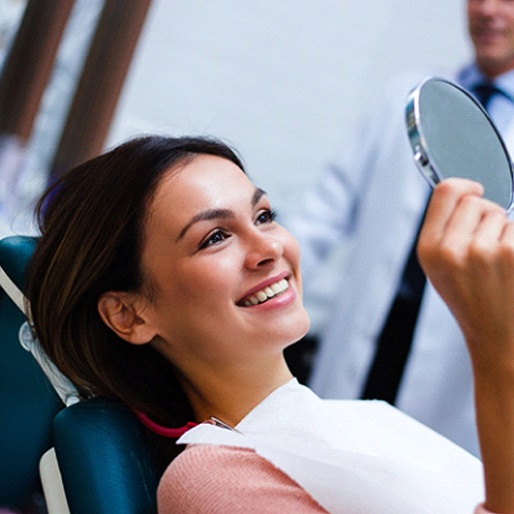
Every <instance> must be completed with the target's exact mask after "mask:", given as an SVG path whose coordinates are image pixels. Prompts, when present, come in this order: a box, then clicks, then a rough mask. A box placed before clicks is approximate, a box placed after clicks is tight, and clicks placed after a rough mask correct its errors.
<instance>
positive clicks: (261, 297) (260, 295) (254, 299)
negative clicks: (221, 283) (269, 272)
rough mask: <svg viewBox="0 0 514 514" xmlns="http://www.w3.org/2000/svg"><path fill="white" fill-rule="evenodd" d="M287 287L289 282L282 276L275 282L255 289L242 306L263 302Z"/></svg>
mask: <svg viewBox="0 0 514 514" xmlns="http://www.w3.org/2000/svg"><path fill="white" fill-rule="evenodd" d="M288 287H289V282H288V281H287V280H286V279H285V278H283V279H282V280H280V281H278V282H276V283H275V284H271V286H268V287H265V288H264V289H262V290H261V291H257V292H256V293H255V294H253V295H252V296H249V297H248V298H247V299H246V300H245V301H244V306H245V307H251V306H252V305H257V304H258V303H262V302H265V301H266V300H267V299H268V298H273V297H274V296H276V295H277V294H279V293H282V292H284V291H285V290H286V289H287V288H288Z"/></svg>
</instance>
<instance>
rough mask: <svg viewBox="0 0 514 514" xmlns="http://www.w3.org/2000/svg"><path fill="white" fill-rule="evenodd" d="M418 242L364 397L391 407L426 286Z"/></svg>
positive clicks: (403, 279)
mask: <svg viewBox="0 0 514 514" xmlns="http://www.w3.org/2000/svg"><path fill="white" fill-rule="evenodd" d="M421 224H422V223H421ZM421 224H420V227H421ZM417 243H418V234H416V237H415V238H414V242H413V244H412V247H411V250H410V253H409V257H408V259H407V262H406V264H405V267H404V268H403V272H402V278H401V280H400V286H399V288H398V291H397V293H396V297H395V298H394V301H393V304H392V306H391V309H390V311H389V315H388V317H387V319H386V322H385V323H384V326H383V328H382V332H381V333H380V337H379V338H378V341H377V345H376V350H375V357H374V358H373V362H372V364H371V367H370V369H369V372H368V376H367V380H366V382H365V385H364V387H363V390H362V394H361V398H362V399H364V400H371V399H378V400H385V401H387V402H389V403H390V404H391V405H394V403H395V401H396V396H397V394H398V389H399V386H400V382H401V379H402V376H403V372H404V370H405V364H406V363H407V358H408V356H409V353H410V348H411V346H412V337H413V335H414V329H415V327H416V320H417V319H418V314H419V308H420V306H421V298H422V296H423V290H424V288H425V283H426V278H425V274H424V273H423V271H422V270H421V267H420V265H419V262H418V259H417V256H416V246H417Z"/></svg>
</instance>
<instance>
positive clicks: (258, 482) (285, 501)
mask: <svg viewBox="0 0 514 514" xmlns="http://www.w3.org/2000/svg"><path fill="white" fill-rule="evenodd" d="M158 510H159V514H218V513H219V514H226V513H230V514H243V513H244V514H248V513H253V512H258V513H259V514H287V513H295V514H296V513H299V512H301V513H302V514H316V513H325V514H326V513H327V511H326V510H325V509H323V508H322V507H321V506H320V505H319V504H318V503H316V501H315V500H314V499H313V498H312V497H311V496H310V495H309V494H308V493H307V492H306V491H305V490H304V489H302V488H301V487H300V486H299V485H298V484H297V483H296V482H294V481H293V480H292V479H291V478H289V477H288V476H287V475H286V474H284V473H283V472H282V471H280V470H279V469H277V468H276V467H275V466H274V465H273V464H271V462H269V461H267V460H266V459H264V458H263V457H261V456H260V455H258V454H256V453H255V452H254V451H253V450H248V449H244V448H233V447H228V446H216V445H191V446H188V447H187V448H186V449H185V450H184V451H183V452H182V453H181V454H180V455H179V456H178V457H177V458H176V459H175V460H174V461H173V462H172V463H171V464H170V465H169V466H168V469H167V470H166V471H165V473H164V475H163V476H162V478H161V482H160V484H159V490H158ZM348 514H351V513H348ZM475 514H494V513H491V512H490V511H488V510H486V509H485V508H484V507H483V506H478V507H477V509H476V511H475Z"/></svg>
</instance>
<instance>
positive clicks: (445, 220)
mask: <svg viewBox="0 0 514 514" xmlns="http://www.w3.org/2000/svg"><path fill="white" fill-rule="evenodd" d="M418 255H419V260H420V263H421V266H422V267H423V269H424V270H425V273H426V274H427V277H428V278H429V280H430V281H431V282H432V284H433V286H434V287H435V289H436V290H437V291H438V292H439V294H440V295H441V297H442V298H443V299H444V301H445V302H446V303H447V304H448V306H449V308H450V309H451V311H452V312H453V314H454V316H455V318H456V319H457V322H458V323H459V325H460V327H461V329H462V332H463V334H464V337H465V339H466V343H467V345H468V349H469V353H470V356H471V360H472V364H473V373H474V380H475V401H476V410H477V426H478V433H479V438H480V446H481V452H482V461H483V463H484V470H485V481H486V504H485V506H486V507H487V508H488V509H489V510H490V511H492V512H501V513H510V512H514V222H509V220H508V218H507V215H506V213H505V211H504V210H503V209H502V208H501V207H499V206H498V205H496V204H494V203H492V202H490V201H488V200H484V199H483V198H482V186H481V185H480V184H477V183H475V182H471V181H468V180H464V179H448V180H445V181H443V182H441V183H440V184H438V185H437V187H436V188H435V189H434V193H433V196H432V198H431V201H430V205H429V208H428V210H427V214H426V217H425V222H424V225H423V229H422V231H421V234H420V239H419V244H418Z"/></svg>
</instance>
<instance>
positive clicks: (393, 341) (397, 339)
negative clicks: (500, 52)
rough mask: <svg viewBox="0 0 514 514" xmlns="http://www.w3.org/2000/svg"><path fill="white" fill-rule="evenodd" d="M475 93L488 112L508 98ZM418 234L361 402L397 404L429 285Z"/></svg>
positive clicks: (493, 90)
mask: <svg viewBox="0 0 514 514" xmlns="http://www.w3.org/2000/svg"><path fill="white" fill-rule="evenodd" d="M473 93H474V95H475V97H476V98H477V100H478V101H479V102H480V103H481V104H482V105H483V107H484V109H487V107H488V104H489V101H490V100H491V98H492V97H493V95H495V94H503V95H505V96H507V95H506V94H505V93H504V92H503V91H501V90H500V89H499V88H497V87H496V86H494V85H493V84H491V83H484V84H480V85H478V86H475V87H474V88H473ZM422 223H423V220H422V221H421V224H422ZM421 224H420V227H421ZM418 235H419V229H418V233H417V234H416V237H415V238H414V242H413V244H412V248H411V251H410V254H409V257H408V259H407V262H406V264H405V267H404V269H403V272H402V277H401V280H400V286H399V288H398V291H397V293H396V296H395V298H394V301H393V304H392V306H391V309H390V311H389V315H388V317H387V319H386V321H385V323H384V325H383V328H382V331H381V333H380V336H379V338H378V340H377V344H376V349H375V356H374V358H373V362H372V364H371V367H370V369H369V371H368V376H367V378H366V381H365V383H364V387H363V389H362V393H361V398H362V399H380V400H385V401H387V402H389V403H391V404H394V403H395V401H396V397H397V395H398V389H399V387H400V383H401V380H402V377H403V373H404V370H405V365H406V363H407V359H408V357H409V353H410V350H411V346H412V338H413V335H414V329H415V327H416V321H417V318H418V314H419V308H420V306H421V299H422V297H423V291H424V288H425V283H426V278H425V275H424V273H423V271H422V270H421V268H420V266H419V263H418V259H417V256H416V246H417V242H418Z"/></svg>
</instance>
